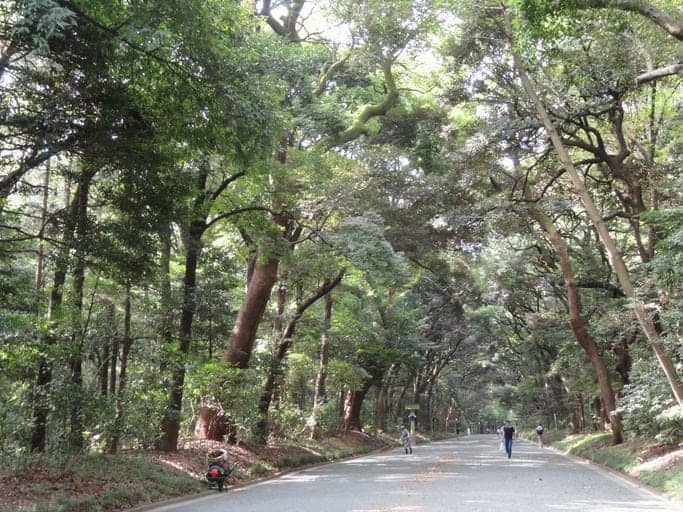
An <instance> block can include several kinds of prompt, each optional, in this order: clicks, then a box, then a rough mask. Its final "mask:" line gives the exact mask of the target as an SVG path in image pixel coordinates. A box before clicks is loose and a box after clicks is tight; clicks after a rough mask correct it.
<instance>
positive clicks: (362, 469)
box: [153, 436, 683, 512]
mask: <svg viewBox="0 0 683 512" xmlns="http://www.w3.org/2000/svg"><path fill="white" fill-rule="evenodd" d="M153 510H154V511H155V512H229V511H235V512H290V511H291V512H389V511H395V512H428V511H429V512H441V511H449V512H450V511H458V512H475V511H477V512H498V511H506V512H532V511H533V512H539V511H554V512H556V511H581V512H645V511H648V512H649V511H681V512H683V504H680V503H679V502H673V501H670V500H667V499H664V498H662V497H660V496H658V495H656V494H654V493H652V492H650V491H648V490H645V489H643V488H641V487H640V486H638V485H636V484H634V483H632V482H631V481H630V480H626V479H623V478H621V477H619V476H617V475H615V474H613V473H611V472H607V471H605V470H603V469H598V468H596V467H595V466H593V465H591V464H588V463H585V462H579V461H576V460H575V459H573V458H568V457H565V456H563V455H560V454H558V453H555V452H553V451H551V450H549V449H542V448H539V447H538V446H536V445H534V444H532V443H529V442H526V441H521V440H515V442H514V444H513V448H512V458H511V459H508V458H507V457H506V456H505V453H504V452H500V451H499V449H498V442H497V440H496V437H495V436H472V437H466V438H463V439H460V440H457V441H456V440H453V441H445V442H439V443H433V444H426V445H418V446H416V447H414V449H413V454H412V455H405V454H404V453H403V450H401V449H400V448H398V447H397V448H396V449H395V450H390V451H388V452H382V453H379V454H374V455H369V456H363V457H360V458H356V459H352V460H347V461H343V462H337V463H333V464H326V465H321V466H317V467H314V468H309V469H305V470H302V471H297V472H294V473H289V474H286V475H283V476H281V477H279V478H275V479H271V480H266V481H262V482H259V483H257V484H254V485H249V486H246V487H241V488H229V490H228V491H226V492H223V493H221V494H219V493H217V492H216V493H215V494H210V495H204V496H202V497H199V498H196V499H194V500H192V501H185V502H182V503H175V504H168V505H165V506H162V507H157V508H155V509H153Z"/></svg>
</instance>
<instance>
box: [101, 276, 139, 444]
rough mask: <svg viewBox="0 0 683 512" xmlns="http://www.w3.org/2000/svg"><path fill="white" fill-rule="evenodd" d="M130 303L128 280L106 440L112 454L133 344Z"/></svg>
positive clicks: (121, 421) (119, 426) (121, 417)
mask: <svg viewBox="0 0 683 512" xmlns="http://www.w3.org/2000/svg"><path fill="white" fill-rule="evenodd" d="M130 321H131V304H130V281H128V283H126V297H125V303H124V316H123V347H122V350H121V370H120V371H119V386H118V389H117V390H116V401H115V405H114V425H113V432H112V435H111V437H110V438H109V440H108V441H107V453H109V454H111V455H114V454H115V453H116V452H117V451H118V447H119V439H120V438H121V432H122V430H123V416H124V411H123V403H124V400H123V399H124V393H125V390H126V371H127V369H128V354H129V353H130V347H131V345H132V344H133V340H132V338H131V333H130Z"/></svg>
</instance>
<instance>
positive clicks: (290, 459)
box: [0, 432, 427, 512]
mask: <svg viewBox="0 0 683 512" xmlns="http://www.w3.org/2000/svg"><path fill="white" fill-rule="evenodd" d="M425 441H427V439H425ZM390 446H398V439H397V438H395V437H390V436H386V435H381V436H377V435H370V434H366V433H361V432H348V433H343V434H335V433H331V434H329V435H328V436H326V437H325V438H324V439H322V440H320V441H308V440H297V441H296V444H294V442H292V443H291V444H276V445H268V446H257V445H250V444H247V443H243V442H240V443H238V444H236V445H224V444H222V443H219V442H212V441H193V442H187V443H185V444H184V445H183V446H182V448H181V449H179V450H178V451H177V452H172V453H167V452H159V451H123V452H122V453H120V454H119V455H115V456H112V455H101V454H100V455H81V456H71V457H68V458H67V457H65V458H59V459H57V458H51V459H48V458H45V457H41V456H35V457H29V458H24V459H22V460H4V461H1V462H2V464H1V465H0V489H1V490H2V492H0V512H10V511H11V512H104V511H107V512H109V511H116V510H125V509H128V508H131V507H136V506H140V505H145V504H150V503H155V502H159V501H163V500H166V499H170V498H174V497H180V496H189V495H192V494H198V493H201V492H203V491H206V490H207V485H206V483H205V481H204V472H205V471H206V454H207V452H208V451H210V450H213V449H216V448H219V447H220V448H226V449H227V450H228V453H229V461H230V463H232V464H235V469H234V471H233V473H232V475H231V477H230V479H229V480H228V482H227V483H228V484H229V485H230V486H236V485H237V486H238V485H242V484H244V483H247V482H249V481H253V480H255V479H258V478H262V477H267V476H271V475H275V474H277V473H280V472H283V471H286V470H289V469H292V468H296V467H301V466H306V465H311V464H316V463H321V462H326V461H331V460H338V459H342V458H347V457H351V456H354V455H360V454H363V453H368V452H371V451H375V450H379V449H383V448H387V447H390Z"/></svg>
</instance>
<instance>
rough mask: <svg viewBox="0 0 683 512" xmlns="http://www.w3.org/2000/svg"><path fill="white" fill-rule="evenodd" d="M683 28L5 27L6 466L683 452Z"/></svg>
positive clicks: (640, 14) (457, 7)
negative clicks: (469, 446)
mask: <svg viewBox="0 0 683 512" xmlns="http://www.w3.org/2000/svg"><path fill="white" fill-rule="evenodd" d="M682 44H683V10H682V9H681V4H680V2H677V1H674V0H652V1H651V2H641V1H624V0H600V1H598V0H571V1H570V0H568V1H563V2H556V1H552V0H507V1H488V0H472V1H467V2H464V1H456V0H388V1H387V0H362V1H356V0H308V1H307V0H273V1H271V0H262V1H256V2H253V1H252V2H247V1H239V0H184V1H182V2H175V1H169V0H147V1H137V0H131V1H122V0H6V1H3V2H2V3H1V4H0V51H1V55H0V133H1V136H0V369H1V370H0V394H1V395H2V407H1V408H0V452H2V453H4V454H18V453H30V452H46V453H73V452H81V451H91V452H100V453H111V454H113V453H117V451H119V450H121V449H123V448H136V449H151V448H156V449H160V450H165V451H174V450H177V449H178V447H179V446H180V444H181V443H182V442H183V440H184V439H188V438H193V437H199V438H205V439H215V440H224V439H225V440H229V441H230V442H235V441H237V440H240V439H247V440H249V441H250V442H254V443H267V442H269V440H272V439H275V438H289V439H293V438H297V437H302V436H305V437H310V438H312V439H314V438H316V437H319V436H321V435H324V433H325V432H327V431H330V430H341V431H344V430H361V429H363V430H372V431H378V432H381V431H394V432H395V431H396V427H397V425H399V424H401V423H404V422H405V421H406V418H407V416H408V412H409V411H415V412H416V414H417V423H418V429H421V430H423V431H451V432H456V431H459V430H464V429H467V428H469V429H472V430H475V431H482V432H483V431H485V430H486V429H490V428H494V427H495V426H496V425H497V424H499V422H500V421H502V420H504V419H506V418H509V419H512V420H514V421H516V422H517V423H518V424H519V425H531V424H532V423H534V424H535V422H543V423H544V424H547V425H550V426H551V427H555V428H560V427H562V428H567V429H568V430H569V431H572V432H581V431H591V430H592V431H596V430H607V431H609V432H611V435H612V439H613V442H614V443H615V444H618V443H621V442H623V441H624V440H626V439H629V438H634V437H638V436H649V437H655V436H656V437H657V438H658V439H661V440H663V441H668V442H671V441H676V442H678V441H680V440H681V435H682V434H683V407H682V405H681V402H682V401H683V382H682V381H681V373H680V372H681V365H682V363H683V341H682V338H683V336H682V334H683V316H682V315H683V294H682V292H683V288H682V282H681V274H682V273H683V202H682V199H683V197H682V192H683V177H682V176H681V173H680V169H681V164H683V123H681V114H682V112H683V96H682V95H681V85H682V84H683V82H682V80H681V75H683V64H682V63H681V62H682V61H681V55H682V49H683V46H682Z"/></svg>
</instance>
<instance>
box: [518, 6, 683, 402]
mask: <svg viewBox="0 0 683 512" xmlns="http://www.w3.org/2000/svg"><path fill="white" fill-rule="evenodd" d="M505 17H506V26H507V31H508V35H509V37H510V40H511V41H512V56H513V60H514V65H515V68H516V70H517V73H518V75H519V77H520V80H521V81H522V84H523V86H524V89H525V91H526V93H527V95H528V96H529V98H530V99H531V100H532V101H533V103H534V106H535V107H536V112H537V113H538V116H539V118H540V119H541V121H542V122H543V125H544V127H545V130H546V132H547V134H548V136H549V137H550V140H551V141H552V144H553V146H554V148H555V151H556V152H557V155H558V157H559V159H560V161H561V162H562V164H563V166H564V168H565V170H566V171H567V174H568V175H569V177H570V178H571V180H572V183H573V185H574V189H575V190H576V192H577V194H578V196H579V197H580V199H581V203H582V204H583V206H584V208H585V210H586V213H587V214H588V217H589V218H590V219H591V221H592V223H593V225H594V226H595V229H596V231H597V233H598V236H599V237H600V241H601V242H602V244H603V246H604V247H605V250H606V251H607V254H608V259H609V262H610V265H611V267H612V269H613V270H614V272H615V274H616V275H617V278H618V279H619V283H620V284H621V288H622V290H623V291H624V295H625V296H626V297H628V298H629V299H630V300H631V303H632V305H633V309H634V312H635V314H636V317H637V318H638V322H639V323H640V326H641V328H642V329H643V331H644V332H645V336H646V337H647V339H648V341H649V342H650V346H651V347H652V349H653V351H654V353H655V355H656V356H657V360H658V361H659V364H660V367H661V368H662V370H663V372H664V375H665V376H666V378H667V381H668V382H669V385H670V387H671V390H672V392H673V395H674V397H675V398H676V401H677V402H678V404H679V405H682V404H683V383H681V381H680V379H679V378H678V374H677V373H676V368H675V366H674V365H673V362H672V361H671V358H670V357H669V355H668V353H667V351H666V348H665V347H664V345H663V344H662V341H661V339H660V337H659V335H658V333H657V330H656V329H655V326H654V323H653V321H652V318H650V316H649V315H648V314H647V312H646V311H645V306H644V304H643V303H642V302H641V301H640V300H639V299H638V297H637V296H636V292H635V288H634V286H633V283H632V281H631V275H630V274H629V271H628V269H627V267H626V264H625V263H624V260H623V258H622V256H621V253H620V252H619V249H618V248H617V246H616V244H615V243H614V240H612V237H611V235H610V233H609V231H608V229H607V225H606V224H605V221H604V219H603V218H602V216H601V215H600V212H599V211H598V209H597V207H596V206H595V203H594V201H593V198H592V197H591V195H590V193H589V192H588V189H587V188H586V186H585V184H584V182H583V180H582V178H581V176H580V175H579V173H578V171H577V170H576V168H575V167H574V163H573V162H572V160H571V157H570V156H569V153H568V151H567V148H566V147H565V146H564V144H563V143H562V140H561V138H560V136H559V134H558V133H557V130H556V129H555V126H554V125H553V123H552V121H551V120H550V117H549V115H548V112H547V111H546V109H545V106H544V105H543V103H542V102H541V100H540V98H539V96H538V93H537V92H536V89H535V87H534V85H533V84H532V82H531V80H530V79H529V77H528V76H527V74H526V71H525V70H524V67H523V64H522V59H521V57H520V56H519V53H518V52H517V51H516V50H515V42H514V40H513V38H512V23H511V21H510V17H509V13H507V12H506V14H505Z"/></svg>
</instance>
